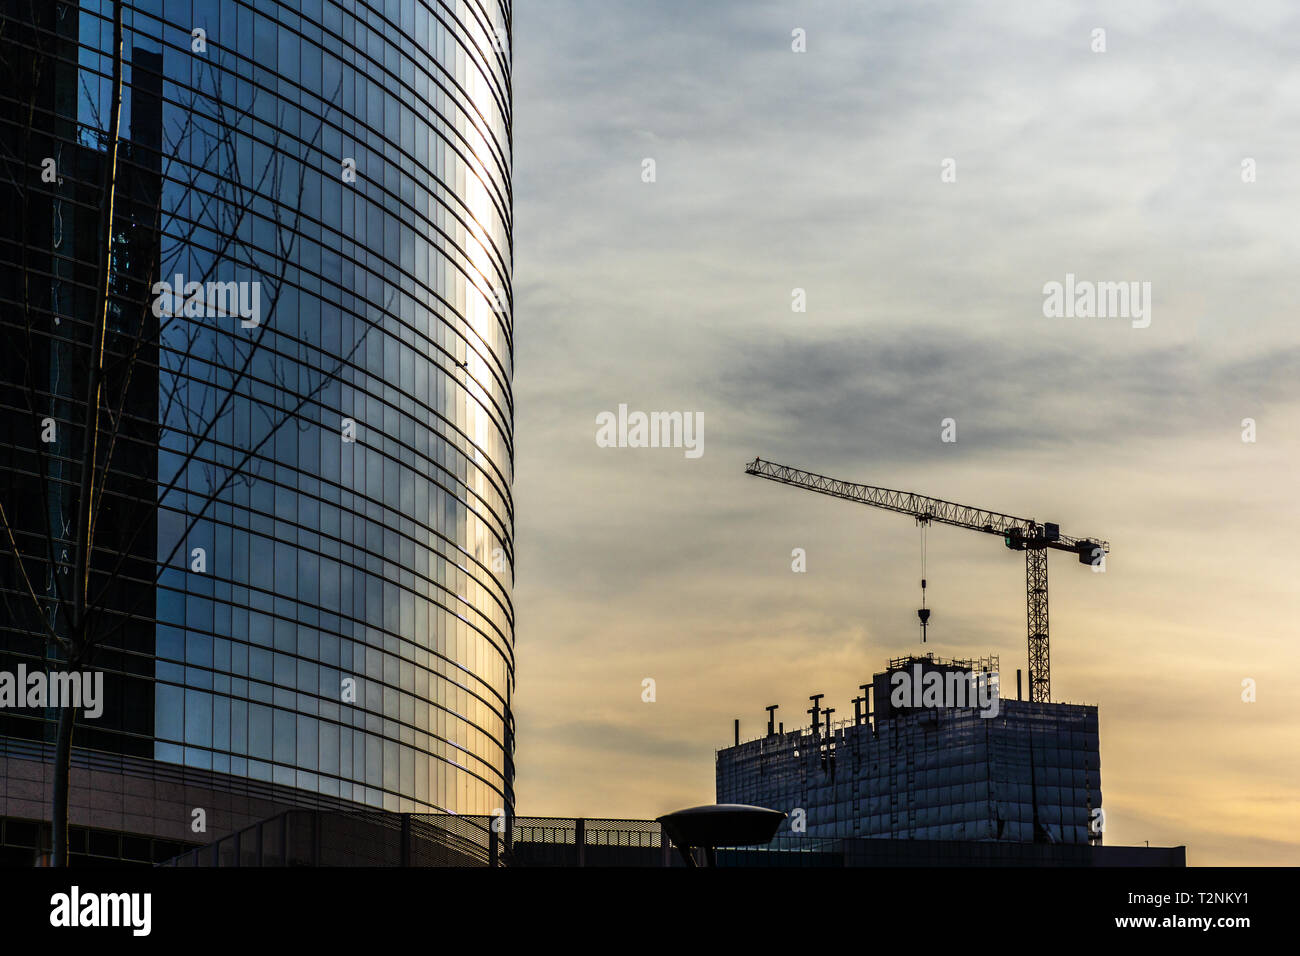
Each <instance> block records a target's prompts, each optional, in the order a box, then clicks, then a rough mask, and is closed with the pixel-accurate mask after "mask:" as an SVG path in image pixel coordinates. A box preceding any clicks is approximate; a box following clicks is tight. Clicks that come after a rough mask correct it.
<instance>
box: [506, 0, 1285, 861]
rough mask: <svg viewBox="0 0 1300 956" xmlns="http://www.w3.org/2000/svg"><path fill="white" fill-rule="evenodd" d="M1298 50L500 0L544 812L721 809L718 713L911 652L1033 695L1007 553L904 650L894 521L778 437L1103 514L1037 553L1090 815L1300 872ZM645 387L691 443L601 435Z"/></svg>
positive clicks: (840, 2)
mask: <svg viewBox="0 0 1300 956" xmlns="http://www.w3.org/2000/svg"><path fill="white" fill-rule="evenodd" d="M1134 7H1137V8H1136V9H1135V8H1134ZM796 28H798V29H802V30H804V31H806V36H807V52H806V53H794V52H792V51H791V42H792V41H791V31H792V30H795V29H796ZM1097 28H1102V29H1104V30H1105V31H1106V32H1105V41H1106V50H1105V52H1093V50H1092V49H1091V47H1092V45H1093V42H1094V41H1093V31H1094V30H1095V29H1097ZM1297 37H1300V11H1297V9H1296V7H1295V5H1294V4H1293V3H1287V2H1275V3H1268V2H1259V3H1256V2H1251V3H1241V4H1231V5H1225V4H1215V3H1201V4H1197V3H1183V2H1168V3H1154V2H1152V3H1143V4H1141V5H1133V4H1128V3H1102V4H1097V3H1089V4H1068V3H1060V4H1051V5H1044V4H1041V3H1032V2H1024V3H1009V2H996V3H995V2H981V3H960V2H943V3H937V2H936V3H917V2H914V0H903V2H869V3H864V2H850V0H835V2H829V0H828V2H816V3H812V2H805V3H801V2H784V3H780V2H759V0H709V2H707V3H701V2H698V0H682V2H649V0H646V2H637V3H632V2H622V0H618V2H606V0H587V2H576V0H548V2H546V3H540V4H518V5H517V6H516V8H515V22H514V44H515V49H514V65H515V71H516V73H515V122H516V139H515V144H514V155H515V164H516V171H515V175H516V179H515V210H516V217H517V218H516V224H515V225H516V232H515V234H516V242H517V246H516V265H515V277H514V281H515V311H516V329H517V341H516V362H517V373H516V399H517V415H516V424H517V432H516V434H517V442H518V445H517V474H516V482H515V496H516V505H517V532H518V563H517V569H516V577H517V586H516V590H515V602H516V604H515V606H516V612H517V646H518V671H517V674H518V692H517V722H518V751H517V755H518V767H519V773H518V779H517V784H516V788H517V794H518V807H519V813H520V814H521V815H561V816H564V815H567V816H573V815H584V816H608V817H639V818H644V817H653V816H656V815H658V814H660V813H663V812H665V811H668V810H673V809H678V808H681V807H685V806H691V805H695V804H701V803H709V802H712V801H713V799H714V777H713V773H714V770H713V754H714V751H715V750H716V749H717V748H719V747H722V746H726V745H728V744H729V743H730V741H731V735H732V720H733V719H734V718H736V717H739V718H740V719H741V732H742V737H746V738H748V737H753V736H757V735H758V734H759V733H760V732H761V730H762V729H763V726H764V723H765V719H766V718H765V714H764V710H763V708H764V706H765V705H767V704H771V703H780V704H781V705H782V706H781V711H780V718H781V719H784V720H785V722H786V726H787V729H789V728H790V727H791V726H792V725H793V724H794V723H795V722H796V720H797V719H800V718H801V719H804V720H806V716H805V715H803V711H804V710H805V709H806V708H807V706H808V703H807V698H808V695H809V694H812V693H825V694H826V695H827V698H826V701H825V702H826V703H827V704H830V705H831V706H834V707H836V708H837V716H844V715H845V714H846V713H851V710H852V705H851V703H850V700H851V698H852V697H853V696H855V695H856V694H857V689H856V688H857V685H859V684H861V683H863V682H864V681H866V680H868V679H869V678H870V676H871V675H872V674H873V673H875V672H876V671H878V670H880V669H881V665H882V664H884V662H885V661H886V660H887V659H888V658H889V657H891V656H899V655H903V654H906V653H910V652H917V651H921V650H927V651H933V652H935V653H938V654H941V655H945V656H962V657H971V656H982V655H984V654H999V655H1000V656H1001V661H1002V671H1003V674H1004V675H1006V676H1004V688H1006V687H1010V688H1011V689H1012V690H1011V691H1010V693H1014V673H1015V669H1016V668H1017V667H1021V668H1023V667H1024V666H1025V653H1026V651H1025V596H1024V557H1023V555H1021V554H1019V553H1013V552H1011V551H1008V550H1007V549H1005V548H1004V547H1003V546H1002V545H1001V543H1000V542H999V541H998V540H997V539H994V538H989V537H987V536H984V535H978V534H971V533H969V532H967V531H962V530H957V529H950V528H943V527H936V528H934V529H933V530H932V531H931V532H930V537H929V541H930V547H929V574H928V577H929V582H930V588H929V604H930V606H931V607H933V609H934V617H933V619H932V624H931V628H930V642H929V644H928V645H926V646H925V647H924V648H922V647H921V645H920V644H919V643H918V635H917V628H916V614H915V609H916V608H917V607H918V606H919V604H918V601H919V597H920V594H919V580H918V579H919V577H920V534H919V532H918V530H917V529H916V527H915V526H914V524H913V522H912V521H911V519H909V518H907V517H904V516H901V515H896V514H890V513H888V512H883V511H878V510H875V509H871V508H867V507H863V506H860V505H854V504H850V503H848V502H843V501H837V500H833V499H830V498H826V497H823V496H819V495H814V494H811V493H808V492H804V491H799V490H795V489H792V488H787V487H782V486H779V485H776V484H774V483H772V482H767V481H761V480H759V479H757V478H753V477H749V476H747V475H745V473H744V466H745V463H746V462H747V461H749V460H752V459H753V458H754V457H755V456H761V457H763V458H767V459H770V460H773V461H777V462H780V463H783V464H790V465H795V466H798V467H801V468H806V469H808V470H811V471H816V472H820V473H823V474H829V475H833V476H835V477H840V478H845V479H849V480H854V481H861V482H867V483H871V484H878V485H884V486H887V487H892V488H901V489H904V490H910V491H918V492H922V493H925V494H929V495H934V496H936V497H942V498H947V499H951V500H955V501H959V502H962V503H965V504H971V505H977V506H980V507H986V508H990V509H993V510H998V511H1004V512H1009V513H1011V514H1017V515H1024V516H1028V517H1033V518H1036V519H1038V520H1040V521H1056V522H1059V523H1060V525H1061V528H1062V531H1064V532H1065V533H1067V534H1071V535H1076V536H1097V537H1102V538H1106V539H1108V540H1109V541H1110V542H1111V547H1112V554H1111V557H1110V559H1109V561H1108V565H1107V571H1106V573H1104V574H1093V573H1091V572H1090V570H1089V569H1088V568H1086V567H1082V566H1080V565H1079V564H1077V563H1076V562H1075V561H1074V560H1073V559H1072V558H1071V557H1070V556H1069V555H1061V554H1053V556H1052V558H1051V561H1050V562H1049V564H1050V568H1051V636H1052V643H1051V647H1052V689H1053V698H1054V699H1055V700H1058V701H1071V702H1078V703H1091V704H1097V705H1098V706H1099V708H1100V720H1101V767H1102V791H1103V794H1104V806H1105V808H1106V813H1107V817H1106V822H1107V831H1106V837H1105V839H1106V842H1107V843H1110V844H1138V845H1140V844H1141V843H1142V842H1143V841H1150V843H1151V845H1153V846H1156V845H1162V846H1163V845H1176V844H1185V845H1186V846H1187V848H1188V857H1187V858H1188V862H1189V863H1190V864H1193V865H1204V864H1255V863H1262V864H1281V863H1288V864H1297V863H1300V827H1298V826H1297V824H1300V809H1298V808H1300V695H1298V694H1297V690H1296V688H1297V687H1300V653H1298V649H1300V645H1298V644H1297V633H1296V632H1297V623H1298V622H1300V583H1298V582H1300V546H1298V545H1297V542H1300V520H1298V519H1297V508H1296V502H1295V496H1296V494H1297V474H1298V473H1300V434H1298V433H1297V423H1298V422H1300V322H1298V320H1300V316H1298V314H1297V307H1296V298H1297V277H1300V267H1298V266H1297V263H1298V262H1300V228H1297V221H1298V220H1300V55H1298V54H1300V49H1297V47H1298V46H1300V40H1298V39H1297ZM647 158H651V159H654V161H655V167H656V170H655V171H656V179H655V181H654V182H652V183H646V182H643V181H642V169H643V161H644V160H645V159H647ZM946 158H952V159H953V160H955V164H956V166H955V168H956V174H957V175H956V181H955V182H942V181H941V177H940V173H941V164H942V163H943V161H944V160H945V159H946ZM1246 159H1253V160H1254V166H1255V175H1256V181H1254V182H1243V175H1242V164H1243V160H1246ZM1067 274H1074V275H1075V276H1077V277H1078V278H1079V279H1081V280H1091V281H1137V282H1150V283H1151V288H1152V310H1151V324H1150V326H1149V327H1148V328H1133V327H1132V324H1131V323H1130V322H1129V321H1128V320H1127V319H1122V318H1118V319H1117V318H1046V317H1044V314H1043V301H1044V295H1043V287H1044V285H1045V284H1046V283H1049V282H1054V281H1055V282H1063V281H1064V280H1065V277H1066V275H1067ZM796 288H801V289H804V290H806V296H807V311H806V312H804V313H796V312H792V311H791V295H792V290H793V289H796ZM621 403H622V404H627V405H628V406H629V408H631V409H636V410H642V411H646V412H650V411H683V412H688V413H701V414H702V415H703V421H704V432H703V440H704V444H703V448H704V452H703V455H702V456H701V457H699V458H696V459H692V458H688V457H686V456H685V455H684V454H683V453H682V451H681V450H680V449H635V448H601V447H598V446H597V443H596V441H595V436H596V430H597V429H596V416H597V415H599V414H600V413H601V412H604V411H614V412H616V411H617V409H618V406H619V405H620V404H621ZM948 417H951V418H953V419H955V420H956V423H957V441H956V442H955V443H944V442H942V441H941V439H940V431H941V424H940V423H941V421H942V420H943V419H944V418H948ZM1246 418H1251V419H1253V420H1254V421H1255V423H1256V429H1257V434H1256V438H1257V440H1256V441H1255V442H1253V443H1248V442H1244V441H1243V440H1242V432H1243V428H1242V420H1243V419H1246ZM793 548H803V549H805V550H806V552H807V562H808V570H807V573H805V574H795V573H792V572H791V569H790V564H791V557H790V555H791V550H792V549H793ZM645 678H653V679H654V680H655V682H656V691H657V693H656V698H657V699H656V700H655V702H653V703H645V702H643V701H642V681H643V679H645ZM1247 678H1249V679H1253V680H1254V681H1256V684H1257V691H1256V693H1257V700H1256V702H1255V703H1244V702H1243V701H1242V699H1241V698H1242V682H1243V680H1244V679H1247Z"/></svg>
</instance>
